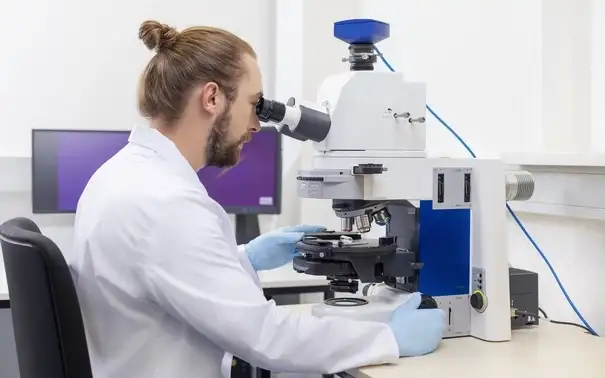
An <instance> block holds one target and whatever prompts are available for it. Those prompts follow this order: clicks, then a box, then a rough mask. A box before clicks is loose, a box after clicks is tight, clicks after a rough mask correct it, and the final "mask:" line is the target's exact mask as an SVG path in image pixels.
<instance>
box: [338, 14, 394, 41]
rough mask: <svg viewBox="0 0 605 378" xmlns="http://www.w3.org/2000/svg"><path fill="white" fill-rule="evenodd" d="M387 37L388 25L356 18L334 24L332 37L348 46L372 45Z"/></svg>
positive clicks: (388, 33)
mask: <svg viewBox="0 0 605 378" xmlns="http://www.w3.org/2000/svg"><path fill="white" fill-rule="evenodd" d="M389 36H390V25H389V24H387V23H386V22H382V21H377V20H372V19H360V18H358V19H351V20H343V21H338V22H335V23H334V37H336V38H338V39H340V40H341V41H343V42H346V43H348V44H349V45H354V44H372V45H373V44H376V43H378V42H380V41H382V40H385V39H387V38H389Z"/></svg>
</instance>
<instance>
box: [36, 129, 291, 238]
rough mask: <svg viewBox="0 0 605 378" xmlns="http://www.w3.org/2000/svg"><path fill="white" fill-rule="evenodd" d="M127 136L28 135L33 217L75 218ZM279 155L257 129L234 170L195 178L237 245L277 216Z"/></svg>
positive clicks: (276, 145) (276, 136)
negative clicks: (227, 221) (262, 219)
mask: <svg viewBox="0 0 605 378" xmlns="http://www.w3.org/2000/svg"><path fill="white" fill-rule="evenodd" d="M129 135H130V132H129V131H121V130H50V129H35V130H33V131H32V211H33V213H35V214H40V213H43V214H51V213H54V214H56V213H73V212H75V211H76V206H77V204H78V200H79V198H80V195H81V194H82V191H83V190H84V187H85V186H86V184H87V183H88V180H89V179H90V177H91V176H92V175H93V173H94V172H95V171H96V170H97V169H98V168H99V167H100V166H101V165H103V163H105V162H106V161H107V160H109V159H110V158H111V157H112V156H113V155H115V154H116V153H117V152H118V151H119V150H121V149H122V148H123V147H124V146H125V145H126V144H127V143H128V136H129ZM281 153H282V152H281V134H280V133H279V132H278V131H277V130H276V129H275V128H274V127H262V128H261V131H260V132H259V133H256V134H254V136H253V137H252V139H251V140H250V141H249V142H248V143H247V144H245V145H244V147H243V148H242V151H241V158H240V162H239V163H238V164H237V165H236V166H235V167H232V168H226V169H221V168H216V167H206V168H203V169H201V170H200V171H199V172H198V177H199V178H200V181H201V182H202V183H203V184H204V186H205V187H206V190H207V191H208V194H209V195H210V197H212V198H214V199H215V200H216V201H217V202H218V203H219V204H220V205H221V206H223V208H224V209H225V211H227V212H228V213H231V214H236V229H237V232H238V234H241V235H239V236H238V239H239V240H238V241H242V240H244V239H250V238H251V237H254V235H256V234H258V218H257V216H256V215H257V214H279V213H280V212H281V169H282V167H281V163H282V155H281ZM242 233H245V234H247V236H245V235H243V234H242ZM242 242H245V241H242Z"/></svg>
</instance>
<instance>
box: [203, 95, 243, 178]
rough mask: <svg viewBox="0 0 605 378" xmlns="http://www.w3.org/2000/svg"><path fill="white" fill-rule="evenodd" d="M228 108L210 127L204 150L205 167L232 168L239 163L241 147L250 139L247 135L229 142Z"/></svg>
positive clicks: (229, 118) (229, 115)
mask: <svg viewBox="0 0 605 378" xmlns="http://www.w3.org/2000/svg"><path fill="white" fill-rule="evenodd" d="M229 110H230V107H228V108H227V109H225V111H223V112H222V113H221V114H220V115H219V116H218V118H217V119H216V121H215V122H214V125H212V130H210V135H209V136H208V144H207V148H206V165H207V166H213V167H218V168H228V167H233V166H234V165H236V164H237V163H238V162H239V159H240V150H241V145H242V144H243V143H244V142H246V141H247V140H249V139H250V136H249V134H248V133H246V134H244V135H243V136H242V137H241V138H240V139H239V140H238V141H236V142H231V141H229V125H230V124H231V114H230V112H229Z"/></svg>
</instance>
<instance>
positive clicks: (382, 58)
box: [374, 46, 599, 336]
mask: <svg viewBox="0 0 605 378" xmlns="http://www.w3.org/2000/svg"><path fill="white" fill-rule="evenodd" d="M374 49H375V50H376V53H377V54H378V56H379V57H380V59H381V60H382V62H383V63H384V65H385V66H387V68H388V69H389V70H390V71H391V72H395V69H393V66H391V65H390V64H389V62H388V61H387V60H386V58H385V57H384V56H383V55H382V53H381V52H380V50H379V49H378V47H376V46H374ZM426 109H427V110H428V111H429V113H431V115H432V116H433V117H435V119H437V121H439V123H440V124H441V125H443V126H444V127H445V128H446V129H447V130H448V131H449V132H450V133H452V135H454V137H455V138H456V139H458V141H459V142H460V143H461V144H462V145H463V146H464V148H465V149H466V150H467V151H468V153H469V154H470V155H471V156H472V157H473V158H476V157H477V155H475V153H474V152H473V150H472V149H471V148H470V147H469V146H468V144H466V142H465V141H464V139H462V137H461V136H460V135H458V133H456V131H454V129H452V128H451V127H450V126H449V125H448V124H447V123H446V122H445V121H444V120H442V119H441V117H439V115H437V113H435V112H434V111H433V109H431V107H430V106H428V105H426ZM506 209H507V210H508V212H509V213H510V215H511V216H512V217H513V219H514V220H515V222H516V223H517V225H518V226H519V228H520V229H521V231H522V232H523V234H525V236H526V237H527V239H528V240H529V242H530V243H531V244H532V245H533V246H534V248H535V249H536V251H538V253H539V254H540V257H542V260H544V262H545V263H546V265H547V266H548V269H549V270H550V272H551V273H552V275H553V277H554V278H555V281H557V284H558V285H559V288H560V289H561V292H562V293H563V295H564V296H565V299H567V302H568V303H569V305H570V306H571V308H572V309H573V311H574V312H575V313H576V315H577V316H578V318H580V320H581V321H582V323H583V324H584V325H585V326H586V328H587V329H588V330H589V331H590V333H592V334H593V335H594V336H599V335H598V334H597V333H596V332H595V330H594V329H593V328H592V327H591V326H590V325H589V324H588V322H587V321H586V319H584V317H583V316H582V314H581V313H580V311H579V310H578V308H577V307H576V305H575V304H574V302H573V301H572V300H571V298H570V297H569V295H568V294H567V290H565V287H564V286H563V284H562V283H561V280H560V279H559V276H558V275H557V273H556V272H555V269H554V268H553V267H552V265H551V264H550V261H548V258H547V257H546V255H545V254H544V253H543V252H542V249H540V247H539V246H538V243H536V242H535V241H534V238H533V237H532V236H531V235H530V234H529V232H528V231H527V229H525V226H523V223H521V221H520V220H519V218H518V217H517V214H515V212H514V211H513V209H511V207H510V206H509V205H508V203H507V204H506Z"/></svg>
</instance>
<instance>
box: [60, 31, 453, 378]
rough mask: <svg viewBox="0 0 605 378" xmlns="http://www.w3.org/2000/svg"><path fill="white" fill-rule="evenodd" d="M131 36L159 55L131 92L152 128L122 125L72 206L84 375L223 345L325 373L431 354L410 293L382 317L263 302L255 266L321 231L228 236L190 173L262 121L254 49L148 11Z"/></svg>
mask: <svg viewBox="0 0 605 378" xmlns="http://www.w3.org/2000/svg"><path fill="white" fill-rule="evenodd" d="M139 36H140V38H141V39H142V40H143V42H144V43H145V45H146V46H147V47H148V48H150V49H152V50H155V51H156V52H157V53H156V55H155V56H154V57H153V58H152V59H151V61H150V62H149V64H148V66H147V68H146V69H145V71H144V73H143V75H142V77H141V82H140V92H139V108H140V111H141V113H142V114H143V115H144V116H145V117H147V118H148V119H149V120H150V123H151V127H143V128H136V129H135V130H133V132H132V134H131V136H130V140H129V144H128V145H127V146H126V147H125V148H124V149H123V150H122V151H120V152H119V153H118V154H116V155H115V156H114V157H113V158H112V159H110V160H109V161H108V162H107V163H106V164H104V165H103V166H102V167H101V168H100V169H99V170H98V171H97V172H96V173H95V174H94V176H93V177H92V178H91V180H90V182H89V183H88V185H87V187H86V189H85V191H84V193H83V194H82V197H81V199H80V202H79V204H78V209H77V214H76V224H75V246H74V250H75V253H74V256H73V257H72V259H71V261H70V265H71V267H72V269H73V272H74V279H75V282H76V287H77V290H78V294H79V298H80V300H81V304H82V311H83V315H84V320H85V325H86V330H87V336H88V341H89V348H90V355H91V360H92V366H93V371H94V375H95V377H100V378H110V377H111V378H136V377H141V378H153V377H166V378H169V377H170V378H172V377H178V378H187V377H219V376H220V375H221V374H223V375H228V374H229V369H230V366H231V358H232V355H236V356H238V357H240V358H242V359H244V360H246V361H248V362H250V363H251V364H253V365H255V366H259V367H263V368H265V369H268V370H272V371H288V372H310V373H334V372H339V371H343V370H346V369H349V368H354V367H359V366H362V365H369V364H381V363H389V362H394V361H396V359H397V358H398V357H400V356H411V355H421V354H425V353H429V352H431V351H433V350H434V349H435V348H436V347H437V345H438V343H439V341H440V340H441V338H442V336H443V330H444V322H445V320H444V319H445V318H444V314H443V312H441V311H440V310H426V309H424V310H418V309H417V307H418V305H419V302H420V297H419V295H414V296H413V297H412V299H411V300H410V301H408V302H407V303H406V304H405V305H403V306H402V307H400V308H399V309H397V310H396V311H395V313H394V314H393V318H392V321H391V322H390V324H379V323H370V322H356V321H352V320H346V319H316V318H313V317H311V316H309V315H303V314H296V313H289V312H287V311H285V310H284V309H283V308H279V307H276V306H275V304H274V302H272V301H267V300H266V299H265V298H264V296H263V293H262V290H261V289H260V285H259V280H258V277H257V275H256V271H259V270H262V269H271V268H275V267H278V266H281V265H283V264H284V263H287V262H288V261H291V260H292V258H293V257H294V254H295V253H296V250H295V248H294V245H295V242H296V241H298V240H300V238H301V237H302V235H303V233H304V232H309V231H317V230H320V229H321V228H320V227H313V226H311V227H306V226H300V227H295V228H291V229H284V230H280V231H276V232H272V233H268V234H264V235H262V236H260V237H258V238H257V239H255V240H253V241H252V242H250V243H249V244H248V245H245V246H237V245H236V242H235V240H234V236H233V230H232V229H231V224H230V221H229V218H228V216H227V214H226V213H225V212H224V211H223V209H222V208H221V207H220V206H219V205H218V204H217V203H216V202H215V201H213V200H212V199H211V198H209V196H208V194H207V192H206V190H205V189H204V187H203V185H202V184H201V183H200V182H199V180H198V177H197V175H196V171H198V170H199V169H201V168H202V167H205V166H209V165H213V166H218V167H229V166H232V165H234V164H236V163H237V161H238V159H239V153H240V150H241V147H242V145H243V143H245V142H246V141H247V140H248V139H249V138H250V136H251V135H252V133H254V132H256V131H258V130H259V121H258V119H257V117H256V112H255V106H256V103H257V101H258V100H259V98H260V96H262V93H261V89H262V88H261V75H260V72H259V68H258V64H257V62H256V56H255V53H254V51H253V50H252V48H251V47H250V46H249V45H248V44H247V43H246V42H244V41H242V40H241V39H240V38H238V37H236V36H235V35H233V34H231V33H228V32H226V31H224V30H220V29H215V28H207V27H197V28H190V29H187V30H184V31H182V32H180V33H179V32H177V31H176V30H174V29H173V28H171V27H168V26H166V25H162V24H159V23H158V22H153V21H147V22H145V23H143V24H142V25H141V28H140V31H139ZM242 190H246V188H242Z"/></svg>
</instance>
